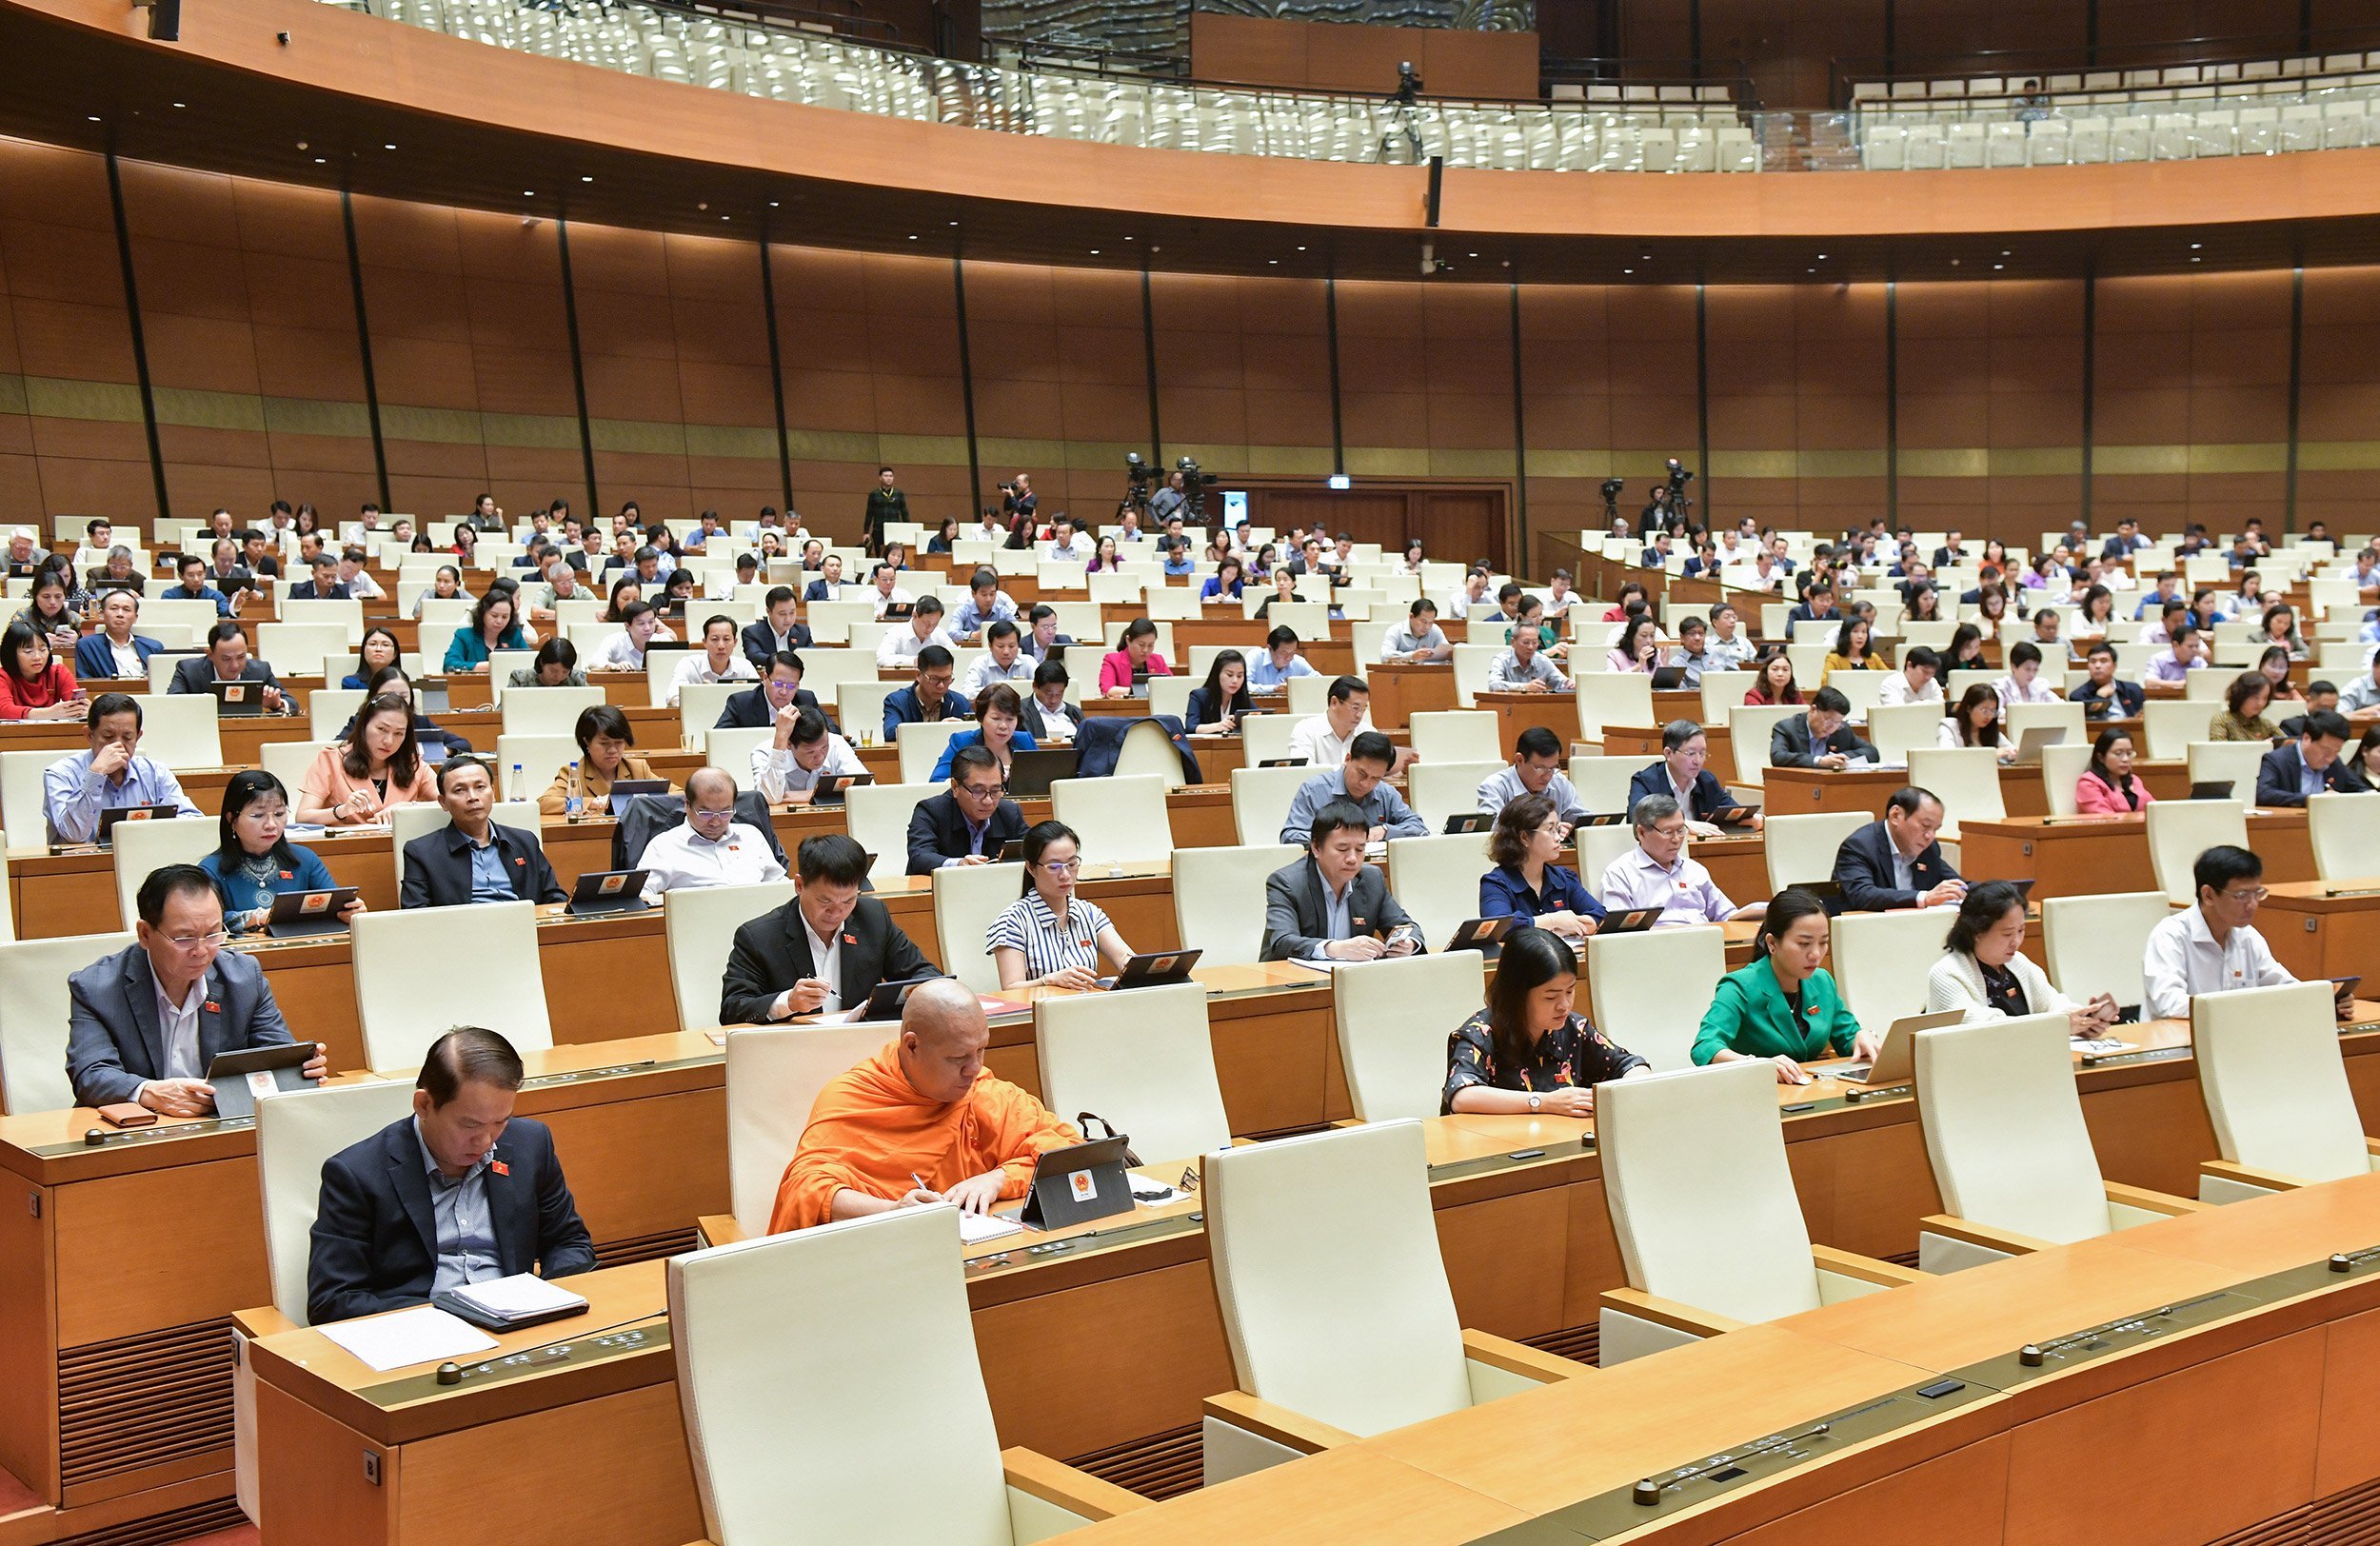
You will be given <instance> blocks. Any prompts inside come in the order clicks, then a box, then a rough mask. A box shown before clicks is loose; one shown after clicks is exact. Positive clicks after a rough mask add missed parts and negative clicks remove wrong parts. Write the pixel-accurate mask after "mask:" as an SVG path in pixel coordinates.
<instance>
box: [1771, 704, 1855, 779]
mask: <svg viewBox="0 0 2380 1546" xmlns="http://www.w3.org/2000/svg"><path fill="white" fill-rule="evenodd" d="M1850 712H1851V700H1850V699H1848V698H1846V697H1844V696H1843V695H1842V694H1841V693H1840V692H1838V691H1837V690H1835V688H1833V687H1820V688H1819V689H1818V690H1817V691H1816V692H1815V693H1813V694H1811V696H1810V711H1809V712H1808V713H1806V714H1792V715H1788V716H1787V717H1786V718H1784V719H1781V720H1779V721H1777V722H1776V723H1775V726H1774V727H1772V728H1771V729H1770V731H1769V765H1770V766H1771V767H1822V768H1826V769H1829V770H1830V771H1832V770H1835V769H1838V768H1844V767H1848V766H1850V765H1851V764H1852V763H1873V762H1874V761H1875V760H1876V749H1875V747H1874V746H1872V745H1870V744H1869V743H1867V742H1864V741H1862V740H1860V739H1859V738H1858V737H1857V736H1855V735H1853V734H1852V733H1851V731H1850V730H1848V729H1846V728H1844V725H1843V719H1844V717H1845V716H1846V715H1848V714H1849V713H1850Z"/></svg>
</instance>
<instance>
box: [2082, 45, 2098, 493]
mask: <svg viewBox="0 0 2380 1546" xmlns="http://www.w3.org/2000/svg"><path fill="white" fill-rule="evenodd" d="M2091 14H2092V19H2093V20H2094V21H2095V20H2096V19H2097V17H2098V14H2099V10H2098V7H2097V5H2096V4H2095V0H2094V4H2093V5H2092V10H2091ZM2082 301H2083V318H2082V346H2083V357H2082V518H2083V525H2086V526H2088V525H2090V524H2091V485H2092V476H2091V414H2092V398H2093V394H2094V393H2095V392H2096V391H2097V390H2098V379H2099V269H2098V266H2097V265H2095V264H2093V265H2092V266H2091V267H2090V268H2085V269H2084V270H2083V287H2082Z"/></svg>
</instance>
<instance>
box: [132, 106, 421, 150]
mask: <svg viewBox="0 0 2380 1546" xmlns="http://www.w3.org/2000/svg"><path fill="white" fill-rule="evenodd" d="M175 106H177V107H179V106H180V104H179V103H176V104H175ZM381 149H384V150H393V149H396V147H395V146H393V145H383V146H382V147H381Z"/></svg>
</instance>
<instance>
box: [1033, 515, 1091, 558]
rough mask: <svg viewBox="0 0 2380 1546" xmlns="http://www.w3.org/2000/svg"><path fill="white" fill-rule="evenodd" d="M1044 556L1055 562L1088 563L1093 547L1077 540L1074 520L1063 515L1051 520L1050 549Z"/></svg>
mask: <svg viewBox="0 0 2380 1546" xmlns="http://www.w3.org/2000/svg"><path fill="white" fill-rule="evenodd" d="M1043 556H1044V557H1046V558H1047V559H1048V560H1049V561H1050V562H1051V563H1053V564H1088V563H1090V562H1091V548H1090V546H1089V545H1087V544H1085V543H1082V542H1081V541H1079V540H1077V538H1076V536H1075V530H1074V522H1073V521H1071V520H1069V519H1068V518H1066V517H1065V516H1062V515H1061V516H1059V517H1057V518H1056V519H1055V520H1053V521H1051V522H1050V542H1049V551H1048V552H1047V553H1046V554H1044V555H1043Z"/></svg>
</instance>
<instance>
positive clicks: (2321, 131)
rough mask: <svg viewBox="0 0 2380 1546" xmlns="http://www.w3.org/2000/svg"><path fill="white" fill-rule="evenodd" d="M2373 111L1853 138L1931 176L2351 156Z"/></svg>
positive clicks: (2161, 115)
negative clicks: (1943, 171)
mask: <svg viewBox="0 0 2380 1546" xmlns="http://www.w3.org/2000/svg"><path fill="white" fill-rule="evenodd" d="M2369 107H2370V99H2369V97H2367V96H2365V95H2361V94H2359V95H2355V96H2342V97H2334V98H2330V99H2328V100H2325V101H2322V102H2319V103H2315V102H2300V103H2292V104H2291V105H2289V106H2286V107H2256V108H2217V109H2207V110H2205V111H2198V112H2180V111H2173V110H2171V106H2170V105H2167V108H2166V110H2158V111H2151V110H2149V109H2140V110H2136V111H2129V112H2127V111H2121V110H2118V111H2117V112H2115V113H2114V114H2112V115H2106V116H2091V117H2080V118H2036V119H2033V120H2031V121H2028V122H2017V121H2014V120H2013V119H2003V120H2002V121H1998V122H1988V121H1985V120H1982V119H1971V120H1964V121H1961V122H1956V123H1939V122H1932V121H1927V122H1919V123H1900V122H1895V121H1894V120H1893V119H1891V118H1885V119H1881V120H1877V119H1870V120H1867V121H1865V122H1864V123H1863V124H1862V126H1861V129H1860V132H1859V149H1860V164H1861V165H1862V166H1863V167H1865V168H1867V169H1869V170H1871V171H1899V170H1933V169H1936V168H1946V167H1947V168H1978V167H2045V166H2066V165H2069V164H2077V165H2080V164H2093V163H2100V162H2131V161H2189V160H2194V159H2197V158H2200V157H2206V156H2234V155H2277V154H2281V153H2283V152H2289V151H2303V150H2341V149H2356V148H2358V147H2361V146H2364V145H2366V144H2369V143H2370V132H2371V129H2370V124H2371V121H2370V115H2369Z"/></svg>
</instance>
